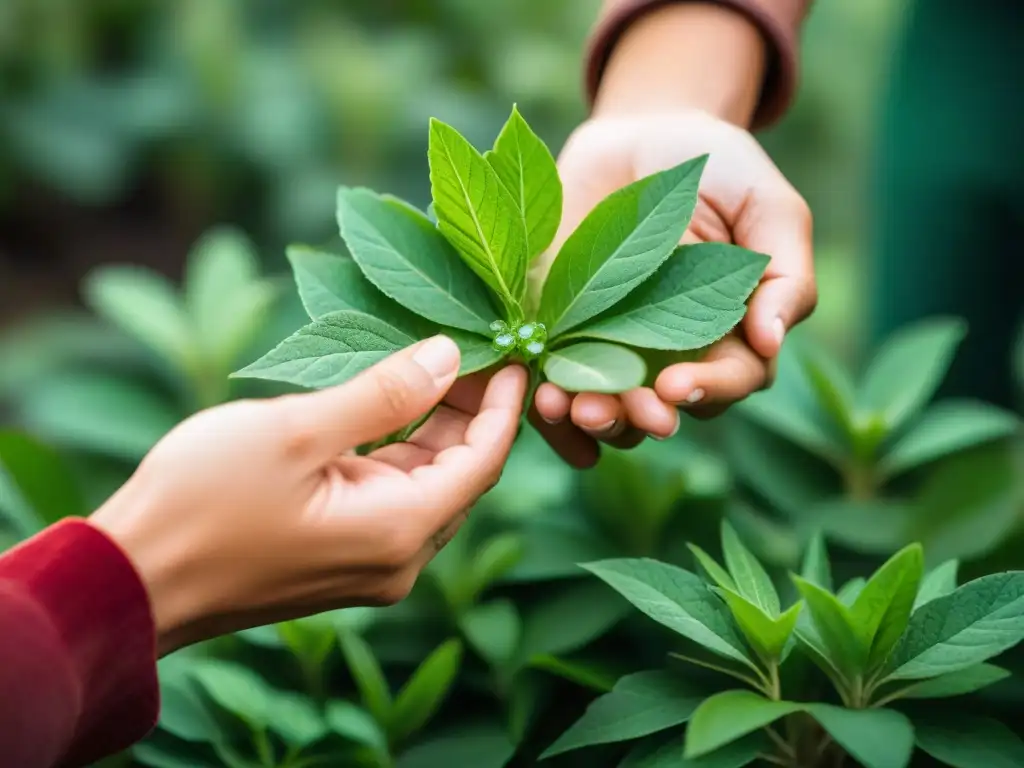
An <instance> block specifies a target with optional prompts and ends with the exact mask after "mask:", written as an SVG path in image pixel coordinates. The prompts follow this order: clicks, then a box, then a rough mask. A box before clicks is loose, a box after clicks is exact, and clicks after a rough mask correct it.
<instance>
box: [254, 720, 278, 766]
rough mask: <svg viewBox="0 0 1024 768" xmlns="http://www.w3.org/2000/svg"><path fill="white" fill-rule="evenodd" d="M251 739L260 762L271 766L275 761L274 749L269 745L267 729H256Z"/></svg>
mask: <svg viewBox="0 0 1024 768" xmlns="http://www.w3.org/2000/svg"><path fill="white" fill-rule="evenodd" d="M252 741H253V745H255V747H256V754H257V755H258V756H259V760H260V763H261V764H263V765H265V766H267V768H273V767H274V762H275V761H274V749H273V747H271V746H270V739H269V738H268V737H267V730H266V729H265V728H260V729H259V730H258V731H253V734H252Z"/></svg>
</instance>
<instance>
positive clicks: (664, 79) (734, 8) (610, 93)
mask: <svg viewBox="0 0 1024 768" xmlns="http://www.w3.org/2000/svg"><path fill="white" fill-rule="evenodd" d="M811 2H812V0H604V3H603V4H602V8H601V13H600V16H599V18H598V22H597V25H596V27H595V29H594V33H593V35H592V36H591V39H590V43H589V45H588V53H587V62H586V72H587V81H586V87H587V95H588V97H589V99H590V101H591V104H592V105H593V106H594V107H595V108H596V109H597V110H599V111H600V112H602V113H604V114H608V113H609V112H616V111H618V112H623V111H632V112H636V111H660V110H665V109H673V108H679V107H689V108H699V109H703V110H705V111H708V112H712V113H714V114H717V115H719V116H721V117H723V118H724V119H726V120H729V121H731V122H734V123H737V124H740V125H743V126H746V127H750V128H753V129H759V128H764V127H767V126H769V125H771V124H772V123H774V122H775V121H776V120H778V119H779V117H781V116H782V115H783V114H784V113H785V111H786V109H787V108H788V107H789V104H790V102H791V100H792V97H793V93H794V91H795V89H796V84H797V80H798V74H799V72H798V70H799V67H798V63H799V33H800V29H801V26H802V24H803V22H804V20H805V18H806V17H807V14H808V12H809V10H810V6H811Z"/></svg>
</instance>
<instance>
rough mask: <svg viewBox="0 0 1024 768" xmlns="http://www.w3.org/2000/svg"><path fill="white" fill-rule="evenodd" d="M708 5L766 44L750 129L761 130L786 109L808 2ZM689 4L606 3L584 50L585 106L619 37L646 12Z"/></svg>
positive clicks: (730, 0) (658, 0)
mask: <svg viewBox="0 0 1024 768" xmlns="http://www.w3.org/2000/svg"><path fill="white" fill-rule="evenodd" d="M700 1H701V2H709V1H710V2H713V3H716V4H717V5H721V6H724V7H727V8H731V9H733V10H735V11H736V12H737V13H741V14H743V15H745V16H746V17H748V18H749V19H750V21H751V22H752V23H753V24H755V25H756V26H757V28H758V29H759V30H760V31H761V34H763V35H764V38H765V40H766V41H767V43H768V51H769V62H768V70H767V73H766V76H765V82H764V86H763V88H762V92H761V100H760V102H759V104H758V107H757V111H756V113H755V114H754V121H753V128H755V129H757V128H766V127H768V126H770V125H771V124H773V123H774V122H776V121H777V120H778V119H779V118H780V117H781V116H782V115H783V114H784V113H785V112H786V110H787V109H788V108H789V105H790V103H791V102H792V100H793V94H794V92H795V91H796V85H797V79H798V75H799V71H798V70H799V67H798V64H799V58H800V56H799V34H800V27H801V25H802V23H803V20H804V18H805V17H806V16H807V12H808V10H809V8H810V5H811V0H700ZM679 2H693V0H605V2H604V5H603V7H602V11H601V16H600V18H599V19H598V22H597V26H596V27H595V28H594V31H593V34H592V35H591V37H590V42H589V44H588V46H587V58H586V90H587V97H588V99H589V101H590V103H593V101H594V97H595V95H596V94H597V88H598V85H599V84H600V82H601V75H602V73H603V72H604V67H605V65H606V64H607V63H608V58H609V56H610V55H611V52H612V50H613V49H614V48H615V44H616V42H617V41H618V40H619V38H620V37H621V36H622V34H623V32H625V31H626V29H627V28H628V27H629V25H630V24H632V23H633V22H634V21H636V20H637V19H639V18H640V17H641V16H643V15H644V14H645V13H648V12H649V11H652V10H654V9H656V8H660V7H663V6H666V5H670V4H673V3H679Z"/></svg>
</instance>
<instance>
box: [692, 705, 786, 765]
mask: <svg viewBox="0 0 1024 768" xmlns="http://www.w3.org/2000/svg"><path fill="white" fill-rule="evenodd" d="M802 706H803V705H801V704H794V703H792V702H788V701H771V700H769V699H766V698H764V697H763V696H759V695H758V694H756V693H754V692H753V691H739V690H737V691H723V692H722V693H716V694H715V695H714V696H711V697H710V698H708V699H705V700H704V702H703V703H701V705H700V706H699V707H697V710H696V711H695V712H694V713H693V717H691V718H690V724H689V725H688V726H687V728H686V748H685V750H684V752H683V756H684V757H685V758H687V759H692V758H695V757H700V756H701V755H706V754H708V753H710V752H714V751H715V750H716V749H718V748H720V747H723V746H725V745H726V744H729V743H731V742H734V741H736V740H737V739H739V738H742V737H743V736H746V735H747V734H748V733H752V732H753V731H756V730H758V729H759V728H764V727H765V726H766V725H771V724H772V723H774V722H775V721H776V720H778V719H779V718H782V717H785V716H786V715H790V714H792V713H794V712H799V711H800V709H801V708H802Z"/></svg>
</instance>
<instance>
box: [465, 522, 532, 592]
mask: <svg viewBox="0 0 1024 768" xmlns="http://www.w3.org/2000/svg"><path fill="white" fill-rule="evenodd" d="M524 550H525V544H524V541H523V536H522V534H520V533H519V532H509V533H499V534H498V535H496V536H492V537H491V538H489V539H488V540H487V541H486V542H484V544H483V546H482V547H480V549H479V551H477V552H476V554H475V555H474V556H473V562H472V565H471V566H470V568H471V572H472V576H473V583H474V590H473V591H474V594H479V593H480V592H482V591H483V590H485V589H487V588H488V587H490V586H491V585H492V584H494V583H495V582H496V581H498V580H499V579H500V578H501V577H502V576H504V575H505V574H506V573H508V572H509V571H510V570H512V569H513V568H515V567H516V564H517V563H519V561H520V560H522V558H523V554H524Z"/></svg>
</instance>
